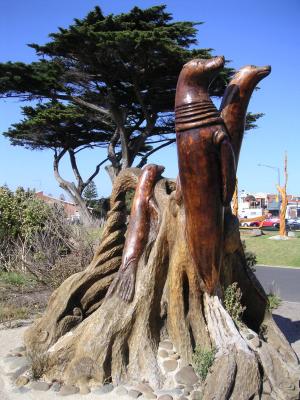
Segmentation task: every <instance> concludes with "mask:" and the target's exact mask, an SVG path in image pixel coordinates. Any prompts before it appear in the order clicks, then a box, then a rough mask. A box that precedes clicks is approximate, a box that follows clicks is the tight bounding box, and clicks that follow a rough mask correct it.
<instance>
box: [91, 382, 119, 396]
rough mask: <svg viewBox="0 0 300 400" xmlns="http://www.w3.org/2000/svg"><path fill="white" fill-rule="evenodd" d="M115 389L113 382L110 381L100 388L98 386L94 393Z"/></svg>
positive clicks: (103, 392)
mask: <svg viewBox="0 0 300 400" xmlns="http://www.w3.org/2000/svg"><path fill="white" fill-rule="evenodd" d="M113 390H114V385H113V384H112V383H108V384H106V385H103V386H101V387H99V388H97V389H96V390H95V391H94V393H96V394H105V393H109V392H112V391H113Z"/></svg>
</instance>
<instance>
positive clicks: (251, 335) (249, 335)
mask: <svg viewBox="0 0 300 400" xmlns="http://www.w3.org/2000/svg"><path fill="white" fill-rule="evenodd" d="M246 338H247V339H248V340H251V339H253V338H254V335H253V334H252V333H248V335H247V336H246Z"/></svg>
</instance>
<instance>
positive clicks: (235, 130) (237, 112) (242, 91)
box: [220, 65, 271, 166]
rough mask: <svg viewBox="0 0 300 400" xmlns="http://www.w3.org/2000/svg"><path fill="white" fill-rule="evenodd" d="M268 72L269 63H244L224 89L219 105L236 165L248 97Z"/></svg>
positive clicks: (269, 68) (269, 69) (269, 70)
mask: <svg viewBox="0 0 300 400" xmlns="http://www.w3.org/2000/svg"><path fill="white" fill-rule="evenodd" d="M270 72H271V67H270V65H267V66H264V67H256V66H255V65H246V66H245V67H243V68H241V69H240V70H239V71H238V72H237V73H236V74H235V75H234V76H233V77H232V79H231V80H230V82H229V85H228V86H227V88H226V90H225V93H224V96H223V100H222V103H221V106H220V110H221V117H222V118H223V120H224V123H225V125H226V128H227V131H228V133H229V135H230V137H231V141H232V147H233V150H234V154H235V160H236V166H237V164H238V159H239V154H240V149H241V144H242V141H243V135H244V130H245V123H246V114H247V107H248V104H249V100H250V97H251V95H252V93H253V90H254V89H255V86H256V85H257V84H258V82H259V81H261V80H262V79H264V78H265V77H266V76H268V75H269V74H270Z"/></svg>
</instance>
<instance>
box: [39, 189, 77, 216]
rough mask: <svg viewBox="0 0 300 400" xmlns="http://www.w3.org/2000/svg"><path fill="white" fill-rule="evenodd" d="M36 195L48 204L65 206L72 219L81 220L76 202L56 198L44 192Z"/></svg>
mask: <svg viewBox="0 0 300 400" xmlns="http://www.w3.org/2000/svg"><path fill="white" fill-rule="evenodd" d="M35 195H36V197H38V198H39V199H41V200H42V201H44V202H45V203H47V204H51V205H54V204H56V205H59V206H61V207H63V209H64V211H65V214H66V216H67V218H68V219H69V220H70V221H79V220H80V213H79V208H78V207H77V206H76V205H75V204H74V203H71V202H70V201H66V200H62V199H56V198H55V197H52V196H48V195H46V194H44V193H43V192H36V193H35Z"/></svg>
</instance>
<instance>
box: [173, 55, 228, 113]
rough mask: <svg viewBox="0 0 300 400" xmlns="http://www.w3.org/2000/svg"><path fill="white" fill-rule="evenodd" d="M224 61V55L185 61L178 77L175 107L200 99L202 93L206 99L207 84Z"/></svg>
mask: <svg viewBox="0 0 300 400" xmlns="http://www.w3.org/2000/svg"><path fill="white" fill-rule="evenodd" d="M224 62H225V59H224V57H223V56H219V57H213V58H209V59H200V58H199V59H198V58H196V59H194V60H191V61H189V62H188V63H186V64H185V65H184V66H183V68H182V70H181V72H180V75H179V78H178V83H177V89H176V98H175V107H178V106H180V105H182V104H190V103H193V102H195V101H201V94H202V93H203V94H204V95H206V96H205V99H206V98H207V96H208V94H207V88H208V85H209V83H210V82H211V81H212V80H213V79H214V78H215V76H216V75H217V74H218V73H219V72H220V70H221V69H222V68H223V66H224Z"/></svg>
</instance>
